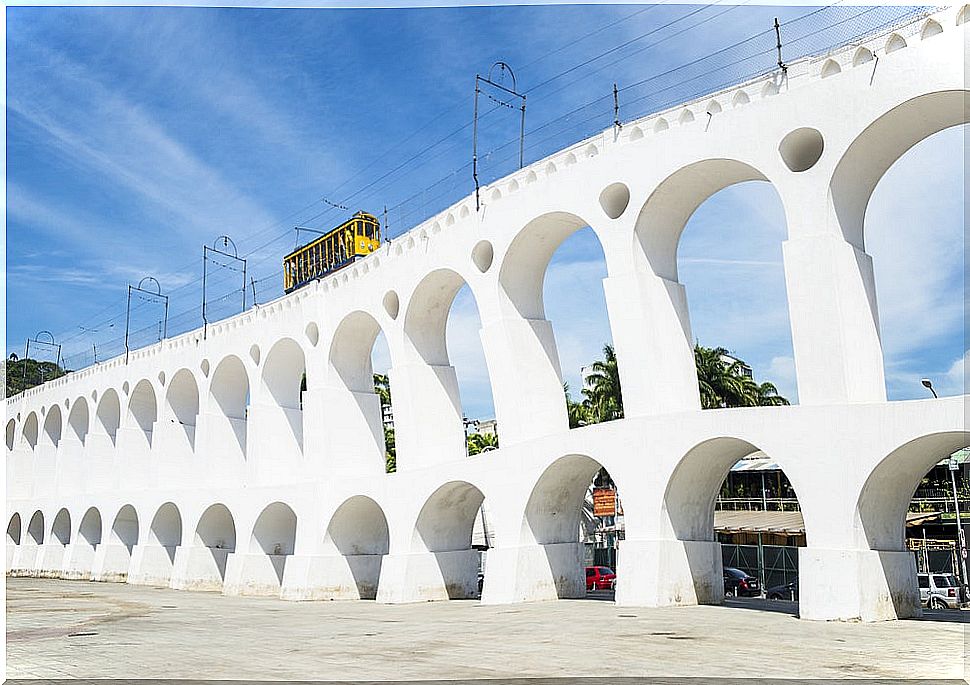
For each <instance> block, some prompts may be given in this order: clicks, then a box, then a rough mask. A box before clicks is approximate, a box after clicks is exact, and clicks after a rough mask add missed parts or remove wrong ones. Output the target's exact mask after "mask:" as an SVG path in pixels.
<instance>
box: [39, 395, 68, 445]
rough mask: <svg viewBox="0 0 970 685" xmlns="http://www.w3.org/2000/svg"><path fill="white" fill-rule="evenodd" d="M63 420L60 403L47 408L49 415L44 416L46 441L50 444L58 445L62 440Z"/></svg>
mask: <svg viewBox="0 0 970 685" xmlns="http://www.w3.org/2000/svg"><path fill="white" fill-rule="evenodd" d="M63 424H64V422H63V420H62V419H61V407H60V405H57V404H54V405H51V407H50V409H48V410H47V416H46V417H44V443H45V444H48V445H53V446H54V447H57V445H58V444H59V443H60V442H61V432H62V430H63Z"/></svg>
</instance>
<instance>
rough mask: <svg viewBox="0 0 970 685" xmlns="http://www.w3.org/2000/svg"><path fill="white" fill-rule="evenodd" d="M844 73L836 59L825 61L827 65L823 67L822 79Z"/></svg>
mask: <svg viewBox="0 0 970 685" xmlns="http://www.w3.org/2000/svg"><path fill="white" fill-rule="evenodd" d="M841 72H842V67H840V66H839V63H838V62H836V61H835V60H834V59H827V60H825V64H823V65H822V72H821V75H822V78H828V77H829V76H835V75H836V74H838V73H841Z"/></svg>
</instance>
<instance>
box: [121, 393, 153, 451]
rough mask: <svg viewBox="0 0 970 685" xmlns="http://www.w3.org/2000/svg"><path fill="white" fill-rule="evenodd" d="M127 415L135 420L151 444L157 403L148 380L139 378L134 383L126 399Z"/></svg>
mask: <svg viewBox="0 0 970 685" xmlns="http://www.w3.org/2000/svg"><path fill="white" fill-rule="evenodd" d="M128 416H129V417H130V418H131V419H132V420H133V421H134V422H135V425H137V427H138V428H140V429H141V432H142V434H143V435H144V436H145V439H146V440H147V441H148V445H149V446H151V444H152V431H153V430H154V427H155V421H157V420H158V404H157V401H156V399H155V389H154V388H153V387H152V384H151V383H150V382H149V381H148V380H141V381H139V382H138V384H137V385H135V387H134V389H133V390H132V392H131V397H130V399H129V400H128Z"/></svg>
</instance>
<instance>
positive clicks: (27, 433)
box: [21, 412, 40, 450]
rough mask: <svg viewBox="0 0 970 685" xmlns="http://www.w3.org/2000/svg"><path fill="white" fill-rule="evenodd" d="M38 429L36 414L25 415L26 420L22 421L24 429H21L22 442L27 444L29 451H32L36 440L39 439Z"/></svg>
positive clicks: (35, 445)
mask: <svg viewBox="0 0 970 685" xmlns="http://www.w3.org/2000/svg"><path fill="white" fill-rule="evenodd" d="M39 434H40V429H39V428H38V423H37V413H36V412H30V413H29V414H27V418H26V419H24V427H23V429H22V433H21V435H22V437H23V441H24V442H25V443H27V447H28V448H29V449H31V450H32V449H34V448H35V447H37V438H38V437H39Z"/></svg>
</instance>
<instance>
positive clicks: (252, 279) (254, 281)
mask: <svg viewBox="0 0 970 685" xmlns="http://www.w3.org/2000/svg"><path fill="white" fill-rule="evenodd" d="M249 283H250V285H252V287H253V306H254V307H256V306H258V304H259V303H258V302H257V301H256V279H254V278H253V277H252V276H250V277H249Z"/></svg>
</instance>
